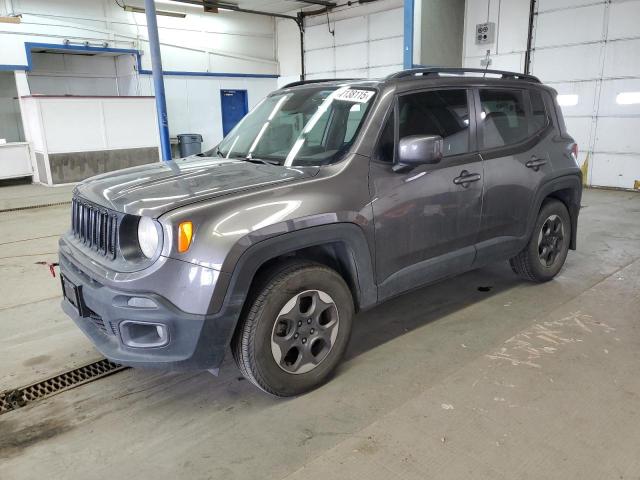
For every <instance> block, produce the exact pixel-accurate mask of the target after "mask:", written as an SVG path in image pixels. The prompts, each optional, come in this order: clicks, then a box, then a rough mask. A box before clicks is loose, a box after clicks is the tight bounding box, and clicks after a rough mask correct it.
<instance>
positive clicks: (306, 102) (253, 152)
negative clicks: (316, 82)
mask: <svg viewBox="0 0 640 480" xmlns="http://www.w3.org/2000/svg"><path fill="white" fill-rule="evenodd" d="M374 96H375V91H374V90H370V89H369V90H367V89H356V88H351V87H344V86H343V87H327V86H323V87H315V88H304V89H300V90H296V91H292V92H283V93H279V94H275V95H271V96H269V97H267V98H265V99H264V100H263V101H262V102H261V103H260V104H259V105H258V106H257V107H256V108H254V109H253V110H252V111H251V112H250V113H249V114H248V115H247V116H245V117H244V118H243V119H242V120H241V121H240V123H238V125H236V127H235V128H234V129H233V130H232V131H231V132H230V133H229V135H227V136H226V137H225V138H224V140H222V142H221V143H220V144H219V145H218V147H217V148H216V149H214V150H213V151H212V153H213V154H217V155H218V156H221V157H225V158H243V159H247V160H252V159H256V160H263V161H268V162H271V163H277V164H279V165H286V166H291V165H298V166H305V165H308V166H311V165H326V164H329V163H332V162H335V161H337V160H339V159H340V157H341V156H342V155H343V154H344V153H345V152H346V151H347V149H348V148H349V147H350V146H351V144H352V142H353V141H354V140H355V137H356V134H357V132H358V130H359V128H360V125H361V124H362V121H363V119H364V118H365V115H366V113H367V111H368V110H369V108H370V105H371V104H372V103H373V97H374Z"/></svg>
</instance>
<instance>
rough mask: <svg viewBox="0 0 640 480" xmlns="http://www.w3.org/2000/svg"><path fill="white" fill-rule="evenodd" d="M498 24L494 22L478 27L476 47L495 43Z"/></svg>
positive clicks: (481, 24)
mask: <svg viewBox="0 0 640 480" xmlns="http://www.w3.org/2000/svg"><path fill="white" fill-rule="evenodd" d="M495 37H496V24H495V23H494V22H487V23H479V24H477V25H476V45H488V44H491V43H493V42H494V41H495Z"/></svg>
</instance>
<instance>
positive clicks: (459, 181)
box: [453, 170, 481, 188]
mask: <svg viewBox="0 0 640 480" xmlns="http://www.w3.org/2000/svg"><path fill="white" fill-rule="evenodd" d="M480 178H481V177H480V174H479V173H469V172H467V171H466V170H463V171H462V172H460V176H459V177H456V178H454V179H453V183H455V184H456V185H462V186H463V187H464V188H467V187H468V186H469V184H470V183H471V182H477V181H478V180H480Z"/></svg>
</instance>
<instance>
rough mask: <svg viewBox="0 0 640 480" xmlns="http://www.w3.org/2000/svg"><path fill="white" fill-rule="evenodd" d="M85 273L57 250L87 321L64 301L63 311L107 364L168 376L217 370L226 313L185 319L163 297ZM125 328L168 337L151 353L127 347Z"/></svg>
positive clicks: (227, 331) (225, 339)
mask: <svg viewBox="0 0 640 480" xmlns="http://www.w3.org/2000/svg"><path fill="white" fill-rule="evenodd" d="M67 253H68V252H67ZM173 262H178V263H177V264H174V265H173V267H174V268H187V269H188V268H191V267H190V266H189V264H186V263H185V262H179V261H173ZM86 270H87V269H85V268H83V266H82V264H81V263H80V262H78V261H77V260H75V259H73V258H72V257H71V255H68V254H65V250H64V249H61V250H60V273H61V275H63V276H64V278H66V279H67V280H68V281H70V282H71V283H73V284H74V285H75V286H77V287H80V291H81V293H80V296H81V299H82V302H83V304H84V307H86V308H85V312H84V313H85V315H87V316H81V315H80V314H79V311H78V309H77V308H76V307H75V306H74V305H73V304H72V303H71V302H70V301H69V300H67V299H66V298H64V299H63V300H62V309H63V310H64V312H65V313H66V314H67V315H69V316H70V317H71V318H72V319H73V321H74V322H75V323H76V324H77V325H78V327H79V328H80V329H81V330H82V331H83V332H84V333H85V335H87V336H88V337H89V339H90V340H91V341H92V342H93V343H94V345H95V346H96V348H97V349H98V350H99V351H100V352H101V353H102V354H103V355H104V356H105V357H106V358H108V359H109V360H111V361H113V362H116V363H119V364H122V365H129V366H134V367H161V368H166V369H171V370H204V369H214V368H218V367H219V366H220V364H221V363H222V361H223V358H224V354H225V350H226V347H227V345H228V343H229V340H230V338H231V335H232V333H233V328H234V327H235V323H236V320H237V316H236V315H230V314H229V312H227V313H226V314H225V313H223V311H224V310H225V309H222V310H223V311H221V312H220V313H218V314H215V315H207V314H193V313H186V312H184V311H183V310H180V309H179V308H177V307H176V306H175V305H174V304H173V303H171V302H170V301H168V300H167V299H166V298H165V297H163V296H160V295H158V294H156V293H153V292H147V291H144V290H143V291H140V290H129V289H121V288H117V287H114V286H113V285H109V284H108V281H107V280H106V279H105V278H98V276H97V275H92V274H91V273H87V271H86ZM195 294H196V292H194V295H195ZM132 297H137V298H144V299H147V300H150V301H152V302H153V303H154V304H155V307H153V308H149V307H148V306H147V307H146V308H141V307H136V306H131V305H129V303H128V299H130V298H132ZM236 313H237V312H236ZM234 317H235V318H234ZM127 322H129V324H131V322H134V324H139V325H145V324H146V325H161V326H162V327H164V328H165V331H166V333H167V342H165V344H164V345H162V346H156V347H139V346H138V347H132V346H129V345H127V344H125V342H124V336H123V332H124V330H123V329H126V328H127V327H126V323H127Z"/></svg>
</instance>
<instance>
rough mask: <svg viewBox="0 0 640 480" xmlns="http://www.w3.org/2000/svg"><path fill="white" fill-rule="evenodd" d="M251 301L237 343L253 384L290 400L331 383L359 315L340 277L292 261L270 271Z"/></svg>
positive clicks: (238, 356)
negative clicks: (353, 322)
mask: <svg viewBox="0 0 640 480" xmlns="http://www.w3.org/2000/svg"><path fill="white" fill-rule="evenodd" d="M247 302H248V304H247V305H246V306H245V309H244V312H243V315H242V318H241V319H240V322H239V324H238V326H237V328H236V332H235V335H234V338H233V340H232V342H231V350H232V353H233V357H234V359H235V361H236V364H237V365H238V368H239V369H240V371H241V372H242V374H243V375H244V377H245V378H246V379H247V380H249V381H250V382H251V383H253V384H254V385H255V386H257V387H258V388H260V389H261V390H263V391H265V392H267V393H269V394H271V395H274V396H277V397H290V396H295V395H300V394H302V393H305V392H308V391H310V390H313V389H314V388H317V387H318V386H320V385H322V384H323V383H325V382H326V381H327V380H328V379H329V377H330V376H331V374H332V373H333V371H334V370H335V368H336V367H337V366H338V364H339V363H340V361H341V359H342V356H343V354H344V351H345V349H346V347H347V344H348V342H349V336H350V334H351V324H352V318H353V315H354V305H353V298H352V296H351V292H350V290H349V287H348V286H347V284H346V283H345V281H344V280H343V279H342V277H341V276H340V275H339V274H338V273H337V272H335V271H334V270H331V269H330V268H328V267H325V266H324V265H320V264H317V263H313V262H307V261H295V262H289V263H287V264H285V265H282V266H280V267H279V268H276V269H274V270H273V271H272V272H270V274H269V275H267V276H266V278H265V279H264V280H263V281H262V282H260V283H259V285H257V286H256V287H255V289H254V290H253V291H252V292H251V293H250V295H249V297H248V298H247ZM303 342H304V343H303Z"/></svg>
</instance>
